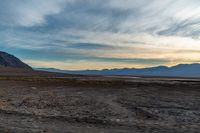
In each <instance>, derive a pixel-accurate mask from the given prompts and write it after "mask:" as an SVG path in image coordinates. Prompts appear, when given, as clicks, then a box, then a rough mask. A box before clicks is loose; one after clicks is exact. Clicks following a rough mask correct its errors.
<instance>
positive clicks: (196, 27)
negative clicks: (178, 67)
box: [0, 0, 200, 69]
mask: <svg viewBox="0 0 200 133" xmlns="http://www.w3.org/2000/svg"><path fill="white" fill-rule="evenodd" d="M199 6H200V1H199V0H190V1H188V0H176V1H173V0H165V1H160V0H152V1H149V0H140V1H138V0H126V1H124V0H84V1H83V0H56V1H55V0H29V1H27V0H13V1H12V2H11V1H2V2H1V5H0V18H1V21H0V29H1V30H0V45H1V46H0V48H1V49H2V50H5V51H8V52H11V53H13V54H16V55H17V56H19V57H20V58H22V59H24V60H34V61H33V62H34V63H35V66H37V65H36V64H37V62H40V63H39V64H40V65H41V64H42V63H41V62H42V61H45V62H46V63H45V64H50V63H47V61H48V62H58V61H60V62H63V61H66V60H69V61H71V63H73V64H74V65H73V66H76V65H77V63H76V62H78V61H82V62H85V64H87V63H86V62H88V63H89V62H94V63H93V64H95V63H97V62H98V63H101V64H103V63H105V64H107V66H108V67H111V66H112V67H114V66H117V67H126V66H133V67H138V66H141V67H142V66H146V65H149V66H152V65H156V64H157V65H162V64H164V65H171V64H175V63H182V62H183V63H184V62H194V61H198V58H200V57H199V55H198V52H194V51H198V50H200V40H199V39H200V38H199V36H200V24H199V22H200V8H199ZM177 51H181V52H177ZM36 60H38V61H36ZM73 61H74V62H73ZM113 63H114V64H115V65H109V64H113ZM31 64H33V63H31ZM62 64H63V63H62ZM66 64H68V65H69V63H66ZM116 64H118V65H116ZM63 66H65V67H66V69H68V67H67V65H63ZM70 66H71V65H70ZM78 66H79V65H78ZM99 66H101V67H102V65H99ZM105 66H106V65H103V67H105ZM88 67H89V66H88ZM91 67H93V68H96V67H94V66H92V65H91ZM62 68H63V67H62ZM84 68H85V67H84ZM98 68H99V67H98Z"/></svg>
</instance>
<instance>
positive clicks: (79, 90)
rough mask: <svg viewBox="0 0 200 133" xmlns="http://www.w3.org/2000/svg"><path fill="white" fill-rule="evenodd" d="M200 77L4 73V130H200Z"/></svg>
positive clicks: (0, 108)
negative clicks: (63, 76) (199, 79)
mask: <svg viewBox="0 0 200 133" xmlns="http://www.w3.org/2000/svg"><path fill="white" fill-rule="evenodd" d="M199 131H200V81H198V80H196V79H183V80H182V79H175V78H174V79H161V78H134V77H133V78H130V77H123V78H122V77H87V78H84V77H78V76H77V77H71V78H70V77H67V78H62V77H58V78H56V77H54V78H48V77H42V78H41V77H0V132H2V133H4V132H5V133H43V132H44V133H45V132H46V133H199Z"/></svg>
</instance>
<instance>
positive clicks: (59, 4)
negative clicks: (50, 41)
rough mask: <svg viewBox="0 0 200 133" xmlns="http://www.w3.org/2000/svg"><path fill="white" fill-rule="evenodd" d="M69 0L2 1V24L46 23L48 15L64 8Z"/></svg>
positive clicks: (33, 24)
mask: <svg viewBox="0 0 200 133" xmlns="http://www.w3.org/2000/svg"><path fill="white" fill-rule="evenodd" d="M66 1H67V0H56V1H55V0H28V1H27V0H13V1H1V5H0V17H1V20H2V21H1V24H2V25H9V26H25V27H31V26H35V25H41V24H44V23H46V17H47V16H48V15H55V14H58V13H60V12H61V11H62V10H63V8H64V7H63V4H65V3H66Z"/></svg>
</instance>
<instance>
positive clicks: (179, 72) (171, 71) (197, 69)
mask: <svg viewBox="0 0 200 133" xmlns="http://www.w3.org/2000/svg"><path fill="white" fill-rule="evenodd" d="M35 70H40V71H48V72H59V73H68V74H82V75H125V76H169V77H171V76H172V77H200V64H198V63H195V64H179V65H176V66H172V67H167V66H157V67H150V68H140V69H137V68H122V69H103V70H77V71H69V70H60V69H55V68H35Z"/></svg>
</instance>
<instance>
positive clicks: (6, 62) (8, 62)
mask: <svg viewBox="0 0 200 133" xmlns="http://www.w3.org/2000/svg"><path fill="white" fill-rule="evenodd" d="M0 67H9V68H21V69H32V68H31V67H30V66H28V65H27V64H25V63H23V62H22V61H21V60H20V59H18V58H17V57H15V56H13V55H10V54H8V53H5V52H2V51H0Z"/></svg>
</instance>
